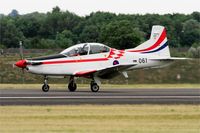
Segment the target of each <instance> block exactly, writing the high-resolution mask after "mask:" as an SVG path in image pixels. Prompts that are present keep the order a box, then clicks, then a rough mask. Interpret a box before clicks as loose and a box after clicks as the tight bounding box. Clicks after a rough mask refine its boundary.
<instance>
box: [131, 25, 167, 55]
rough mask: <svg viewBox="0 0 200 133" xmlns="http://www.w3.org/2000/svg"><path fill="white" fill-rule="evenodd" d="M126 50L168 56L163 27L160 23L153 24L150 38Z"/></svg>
mask: <svg viewBox="0 0 200 133" xmlns="http://www.w3.org/2000/svg"><path fill="white" fill-rule="evenodd" d="M128 51H129V52H140V53H143V54H154V55H158V56H163V57H170V52H169V47H168V43H167V35H166V29H165V27H163V26H160V25H155V26H153V27H152V30H151V37H150V39H149V40H148V41H146V42H144V43H142V44H141V45H139V46H137V47H136V48H134V49H129V50H128Z"/></svg>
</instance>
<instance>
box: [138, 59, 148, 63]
mask: <svg viewBox="0 0 200 133" xmlns="http://www.w3.org/2000/svg"><path fill="white" fill-rule="evenodd" d="M139 63H140V64H142V63H147V58H139Z"/></svg>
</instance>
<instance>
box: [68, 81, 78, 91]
mask: <svg viewBox="0 0 200 133" xmlns="http://www.w3.org/2000/svg"><path fill="white" fill-rule="evenodd" d="M76 88H77V85H76V83H74V82H71V83H69V85H68V89H69V91H71V92H74V91H76Z"/></svg>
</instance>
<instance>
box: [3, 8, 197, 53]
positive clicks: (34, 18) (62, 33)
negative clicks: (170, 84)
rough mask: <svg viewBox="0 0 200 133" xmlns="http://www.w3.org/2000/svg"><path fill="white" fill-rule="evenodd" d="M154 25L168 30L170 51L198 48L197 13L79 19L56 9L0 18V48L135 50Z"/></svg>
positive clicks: (106, 14)
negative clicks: (76, 46)
mask: <svg viewBox="0 0 200 133" xmlns="http://www.w3.org/2000/svg"><path fill="white" fill-rule="evenodd" d="M153 25H163V26H165V27H166V29H167V33H168V34H167V36H168V39H169V45H170V46H171V47H191V46H193V47H198V46H200V12H193V13H192V14H187V15H186V14H178V13H175V14H164V15H159V14H145V15H140V14H118V15H117V14H114V13H109V12H94V13H91V14H90V15H88V16H84V17H81V16H78V15H76V14H74V13H71V12H69V11H61V10H60V8H59V7H55V8H53V9H52V11H51V12H47V13H38V12H33V13H30V14H25V15H20V14H19V13H18V11H16V10H13V11H12V12H11V13H10V14H8V15H3V14H0V48H17V47H19V41H22V42H23V44H24V47H25V48H39V49H42V48H67V47H69V46H72V45H74V44H77V43H84V42H100V43H104V44H106V45H108V46H110V47H115V48H118V49H126V48H132V47H136V46H137V45H139V44H140V43H142V42H143V41H145V40H147V39H148V38H149V36H150V32H151V28H152V26H153Z"/></svg>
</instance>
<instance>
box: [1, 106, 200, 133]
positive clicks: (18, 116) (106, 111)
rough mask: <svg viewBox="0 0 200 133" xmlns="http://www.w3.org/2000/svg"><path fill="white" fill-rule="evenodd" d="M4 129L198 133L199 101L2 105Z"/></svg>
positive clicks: (50, 132)
mask: <svg viewBox="0 0 200 133" xmlns="http://www.w3.org/2000/svg"><path fill="white" fill-rule="evenodd" d="M0 132H1V133H9V132H15V133H23V132H24V133H27V132H28V133H39V132H48V133H53V132H60V133H66V132H67V133H94V132H95V133H121V132H124V133H199V132H200V106H199V105H78V106H75V105H68V106H0Z"/></svg>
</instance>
